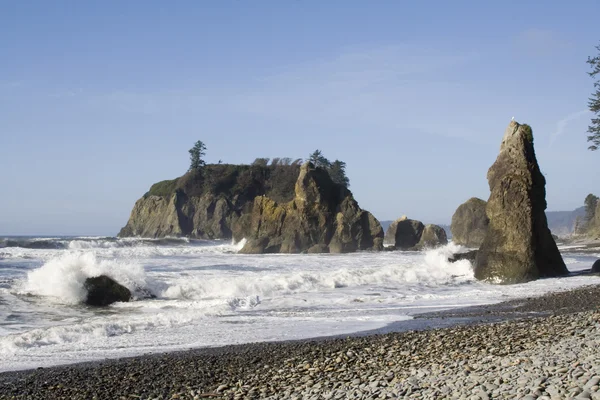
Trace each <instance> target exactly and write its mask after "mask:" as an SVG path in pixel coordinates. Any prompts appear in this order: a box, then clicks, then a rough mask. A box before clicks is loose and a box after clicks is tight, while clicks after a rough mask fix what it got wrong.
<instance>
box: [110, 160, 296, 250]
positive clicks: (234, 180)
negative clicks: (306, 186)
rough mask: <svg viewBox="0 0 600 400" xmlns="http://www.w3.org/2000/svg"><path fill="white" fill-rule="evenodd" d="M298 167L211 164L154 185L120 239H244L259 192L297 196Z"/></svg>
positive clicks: (286, 198) (277, 196)
mask: <svg viewBox="0 0 600 400" xmlns="http://www.w3.org/2000/svg"><path fill="white" fill-rule="evenodd" d="M299 171H300V166H299V165H279V166H258V165H229V164H218V165H214V164H213V165H207V166H206V167H205V169H204V172H203V173H196V172H188V173H187V174H185V175H183V176H182V177H180V178H177V179H174V180H171V181H162V182H159V183H156V184H154V185H153V186H152V187H151V188H150V191H149V192H148V193H146V194H145V195H144V196H143V197H142V198H141V199H139V200H138V201H137V202H136V203H135V206H134V207H133V210H132V211H131V216H130V218H129V221H128V222H127V225H126V226H125V227H124V228H123V229H121V231H120V232H119V236H120V237H132V236H133V237H135V236H139V237H150V238H160V237H165V236H186V237H191V238H199V239H231V238H233V239H234V240H236V241H239V240H241V239H243V238H244V237H245V236H246V235H247V233H248V231H249V229H250V214H251V212H252V207H253V204H254V199H255V197H256V196H261V195H268V196H269V197H271V198H273V199H275V200H276V201H289V200H291V199H292V198H293V197H294V185H295V182H296V179H297V177H298V174H299Z"/></svg>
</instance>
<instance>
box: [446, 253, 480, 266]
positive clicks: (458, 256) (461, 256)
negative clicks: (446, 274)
mask: <svg viewBox="0 0 600 400" xmlns="http://www.w3.org/2000/svg"><path fill="white" fill-rule="evenodd" d="M478 251H479V250H471V251H467V252H464V253H455V254H452V256H451V257H449V258H448V261H450V262H456V261H460V260H469V261H470V262H471V263H474V262H475V259H476V258H477V253H478Z"/></svg>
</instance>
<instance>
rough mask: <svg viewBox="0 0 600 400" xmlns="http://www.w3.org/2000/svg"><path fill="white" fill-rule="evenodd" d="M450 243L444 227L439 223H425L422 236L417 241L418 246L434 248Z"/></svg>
mask: <svg viewBox="0 0 600 400" xmlns="http://www.w3.org/2000/svg"><path fill="white" fill-rule="evenodd" d="M445 244H448V236H447V235H446V231H445V230H444V228H442V227H441V226H438V225H433V224H429V225H425V228H423V232H421V238H420V239H419V243H417V246H416V247H417V248H421V249H423V248H432V247H437V246H442V245H445Z"/></svg>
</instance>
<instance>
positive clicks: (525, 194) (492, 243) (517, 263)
mask: <svg viewBox="0 0 600 400" xmlns="http://www.w3.org/2000/svg"><path fill="white" fill-rule="evenodd" d="M487 178H488V183H489V186H490V192H491V194H490V198H489V200H488V202H487V206H486V214H487V216H488V218H489V227H488V231H487V233H486V235H485V238H484V240H483V243H482V244H481V247H480V249H479V252H478V253H477V258H476V260H475V277H476V278H477V279H485V280H490V281H493V282H498V283H519V282H527V281H530V280H533V279H537V278H540V277H549V276H559V275H565V274H567V273H568V270H567V268H566V266H565V263H564V261H563V259H562V257H561V255H560V252H559V251H558V248H557V247H556V243H555V242H554V239H553V238H552V235H551V234H550V230H549V229H548V224H547V221H546V214H545V213H544V210H545V209H546V189H545V186H546V181H545V179H544V176H543V175H542V173H541V172H540V168H539V166H538V163H537V159H536V157H535V151H534V148H533V134H532V131H531V128H530V127H529V126H528V125H520V124H518V123H517V122H515V121H512V122H511V123H510V124H509V125H508V128H507V129H506V132H505V134H504V138H503V139H502V145H501V147H500V154H499V155H498V158H497V159H496V161H495V162H494V164H493V165H492V166H491V167H490V169H489V171H488V174H487Z"/></svg>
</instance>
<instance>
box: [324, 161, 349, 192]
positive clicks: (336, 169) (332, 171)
mask: <svg viewBox="0 0 600 400" xmlns="http://www.w3.org/2000/svg"><path fill="white" fill-rule="evenodd" d="M327 172H329V176H330V177H331V180H332V181H334V182H335V183H337V184H338V185H343V186H345V187H350V179H348V177H347V176H346V163H345V162H343V161H340V160H335V161H334V162H333V163H332V164H331V166H330V167H329V168H328V169H327Z"/></svg>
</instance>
